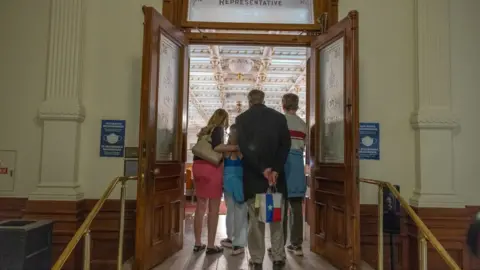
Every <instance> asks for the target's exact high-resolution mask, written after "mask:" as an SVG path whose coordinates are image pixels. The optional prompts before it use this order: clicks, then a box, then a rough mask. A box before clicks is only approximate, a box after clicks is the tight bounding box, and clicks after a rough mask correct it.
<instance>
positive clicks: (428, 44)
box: [410, 0, 465, 208]
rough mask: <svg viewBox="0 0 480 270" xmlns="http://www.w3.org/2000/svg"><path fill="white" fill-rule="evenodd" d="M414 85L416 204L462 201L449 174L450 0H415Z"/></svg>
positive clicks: (454, 122) (455, 124)
mask: <svg viewBox="0 0 480 270" xmlns="http://www.w3.org/2000/svg"><path fill="white" fill-rule="evenodd" d="M415 4H416V31H417V33H416V38H417V82H418V84H417V89H416V91H417V92H416V93H417V95H416V100H415V102H416V106H415V107H416V110H415V112H413V113H412V117H411V124H412V127H413V128H414V129H415V135H416V153H415V162H416V184H415V190H414V194H413V197H412V198H411V199H410V203H411V204H412V205H414V206H417V207H447V208H457V207H464V206H465V204H464V203H462V201H461V200H460V199H459V198H458V196H457V191H456V189H455V179H454V174H453V131H454V130H455V129H456V128H458V121H457V119H456V118H455V116H454V115H453V113H452V106H451V103H452V97H451V83H450V77H451V72H450V0H416V1H415Z"/></svg>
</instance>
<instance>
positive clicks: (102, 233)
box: [0, 198, 136, 270]
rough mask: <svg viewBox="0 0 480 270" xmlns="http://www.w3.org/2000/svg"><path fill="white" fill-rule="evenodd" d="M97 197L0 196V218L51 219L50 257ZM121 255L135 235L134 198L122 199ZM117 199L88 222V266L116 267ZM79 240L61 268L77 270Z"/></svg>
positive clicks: (126, 254) (80, 260) (130, 249)
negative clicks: (42, 198)
mask: <svg viewBox="0 0 480 270" xmlns="http://www.w3.org/2000/svg"><path fill="white" fill-rule="evenodd" d="M96 202H97V200H81V201H77V202H70V201H29V200H27V199H26V198H0V221H1V220H6V219H32V220H40V219H48V220H53V221H55V223H54V228H53V260H54V261H55V260H56V259H57V258H58V257H59V255H60V254H61V252H62V251H63V249H64V248H65V246H66V245H67V243H68V242H69V241H70V240H71V239H72V237H73V235H74V234H75V232H76V231H77V229H78V228H79V227H80V225H81V224H82V222H83V221H84V219H85V217H86V215H87V214H88V213H89V212H90V211H91V210H92V209H93V206H94V205H95V203H96ZM125 208H126V213H125V234H124V235H125V236H124V237H125V238H124V239H125V244H124V248H125V249H124V259H125V260H127V259H128V258H130V257H132V256H133V252H134V235H135V208H136V202H135V200H132V201H127V202H126V207H125ZM119 221H120V201H119V200H109V201H107V202H106V203H105V204H104V207H103V208H102V210H101V211H100V213H99V214H98V216H97V218H96V219H95V220H94V222H93V224H92V226H91V235H92V253H91V254H92V262H91V269H92V270H97V269H98V270H109V269H112V270H113V269H116V263H117V262H116V261H117V254H118V239H119ZM82 249H83V242H80V243H79V245H78V246H77V248H76V250H75V251H74V253H73V254H72V255H71V256H70V259H69V260H68V261H67V263H66V264H65V266H64V268H63V269H65V270H80V269H82V266H83V253H82V252H83V251H82Z"/></svg>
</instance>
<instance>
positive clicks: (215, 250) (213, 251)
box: [205, 246, 223, 255]
mask: <svg viewBox="0 0 480 270" xmlns="http://www.w3.org/2000/svg"><path fill="white" fill-rule="evenodd" d="M222 252H223V248H222V247H219V246H214V247H212V248H207V251H206V252H205V253H206V254H208V255H212V254H218V253H222Z"/></svg>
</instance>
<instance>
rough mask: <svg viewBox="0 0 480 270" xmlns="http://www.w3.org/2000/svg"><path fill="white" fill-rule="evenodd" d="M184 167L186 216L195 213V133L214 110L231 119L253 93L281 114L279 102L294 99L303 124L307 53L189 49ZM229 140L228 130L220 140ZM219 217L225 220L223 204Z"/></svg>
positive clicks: (293, 49)
mask: <svg viewBox="0 0 480 270" xmlns="http://www.w3.org/2000/svg"><path fill="white" fill-rule="evenodd" d="M189 53H190V71H189V102H188V131H187V138H188V139H187V145H188V150H187V163H186V166H185V167H186V172H185V196H186V203H185V215H186V216H189V215H190V216H191V215H193V214H194V211H195V199H194V198H195V185H194V181H193V175H192V172H191V167H192V162H193V154H192V152H191V148H192V147H193V146H194V145H195V143H196V141H197V136H196V135H197V133H198V132H199V130H200V129H201V128H202V127H204V126H206V124H207V122H208V119H209V118H210V117H211V116H212V114H213V112H214V111H215V110H216V109H219V108H223V109H225V110H226V111H227V112H228V114H229V123H230V125H231V124H233V123H235V117H236V116H238V115H239V114H241V113H242V112H244V111H245V110H247V109H248V101H247V94H248V92H249V91H250V90H252V89H260V90H262V91H264V92H265V105H266V106H268V107H271V108H274V109H275V110H277V111H279V112H282V113H283V110H282V96H283V95H284V94H287V93H294V94H296V95H298V96H299V110H298V111H297V114H298V115H299V116H300V117H301V118H302V119H303V120H304V121H306V117H307V114H306V102H307V100H306V76H307V74H306V73H307V54H308V48H306V47H284V46H260V45H248V46H247V45H211V44H210V45H190V46H189ZM227 137H228V130H227V132H226V134H225V138H227ZM220 214H221V215H225V214H226V207H225V202H224V201H223V200H222V204H221V206H220Z"/></svg>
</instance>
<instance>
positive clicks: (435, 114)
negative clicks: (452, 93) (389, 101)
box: [410, 107, 459, 129]
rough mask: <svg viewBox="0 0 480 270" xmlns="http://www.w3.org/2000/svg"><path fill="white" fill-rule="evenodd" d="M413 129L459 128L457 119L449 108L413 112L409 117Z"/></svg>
mask: <svg viewBox="0 0 480 270" xmlns="http://www.w3.org/2000/svg"><path fill="white" fill-rule="evenodd" d="M410 124H411V125H412V128H413V129H455V128H458V127H459V122H458V119H457V117H456V116H455V115H454V114H453V112H452V111H451V110H450V108H445V107H437V108H433V107H428V108H422V109H420V110H418V111H414V112H413V113H412V114H411V116H410Z"/></svg>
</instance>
